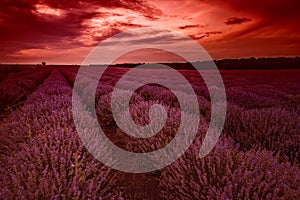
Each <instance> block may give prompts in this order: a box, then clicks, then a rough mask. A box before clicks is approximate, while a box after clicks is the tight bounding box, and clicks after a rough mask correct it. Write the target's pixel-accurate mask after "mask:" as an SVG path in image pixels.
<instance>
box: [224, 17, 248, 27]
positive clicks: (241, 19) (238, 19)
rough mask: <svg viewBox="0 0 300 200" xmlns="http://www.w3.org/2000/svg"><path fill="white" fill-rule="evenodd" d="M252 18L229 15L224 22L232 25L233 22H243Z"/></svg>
mask: <svg viewBox="0 0 300 200" xmlns="http://www.w3.org/2000/svg"><path fill="white" fill-rule="evenodd" d="M251 21H252V19H250V18H247V17H229V18H228V19H227V21H226V22H224V23H225V24H227V25H234V24H242V23H245V22H251Z"/></svg>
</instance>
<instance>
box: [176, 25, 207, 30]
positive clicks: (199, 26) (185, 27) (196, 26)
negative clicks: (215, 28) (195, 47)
mask: <svg viewBox="0 0 300 200" xmlns="http://www.w3.org/2000/svg"><path fill="white" fill-rule="evenodd" d="M203 27H205V26H204V25H200V24H190V25H185V26H179V27H178V28H179V29H191V28H203Z"/></svg>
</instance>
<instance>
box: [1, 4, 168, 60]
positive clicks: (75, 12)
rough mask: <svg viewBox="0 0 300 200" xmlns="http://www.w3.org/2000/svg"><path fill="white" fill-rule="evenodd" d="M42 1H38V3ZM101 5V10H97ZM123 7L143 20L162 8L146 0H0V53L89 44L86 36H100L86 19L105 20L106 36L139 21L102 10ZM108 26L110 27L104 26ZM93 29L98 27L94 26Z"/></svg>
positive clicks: (135, 26) (156, 15)
mask: <svg viewBox="0 0 300 200" xmlns="http://www.w3.org/2000/svg"><path fill="white" fill-rule="evenodd" d="M41 2H42V3H41ZM99 8H102V9H103V11H99ZM107 9H108V10H109V9H115V10H118V9H123V10H130V11H132V12H134V13H136V17H141V16H143V17H144V18H146V19H147V20H155V18H157V17H159V16H160V15H161V14H162V11H161V10H159V9H158V8H156V7H154V6H152V5H151V4H150V3H148V1H146V0H132V1H98V0H85V1H78V2H74V1H67V0H59V1H53V0H44V1H39V0H15V1H2V2H1V6H0V27H1V31H0V42H1V47H2V48H1V50H0V53H1V54H4V55H5V54H11V53H14V52H18V51H20V50H24V49H28V48H29V49H32V47H33V46H34V48H35V49H45V48H48V47H49V46H52V47H55V48H60V47H61V48H64V47H65V46H68V47H69V48H75V47H76V45H77V47H80V46H89V44H84V42H86V41H87V40H81V42H80V41H78V40H80V39H81V37H82V36H83V35H85V38H86V39H87V38H89V37H88V36H92V37H91V39H94V40H95V41H99V39H101V37H99V35H98V36H94V35H95V33H94V31H95V28H94V29H93V28H92V27H91V25H92V24H89V23H86V22H87V21H89V20H91V19H94V18H98V19H99V20H102V21H103V22H107V23H108V26H107V27H106V28H104V29H103V33H102V34H101V35H102V38H104V39H105V38H107V37H109V36H111V35H113V34H116V33H118V32H120V31H122V30H124V29H125V28H137V27H142V26H143V25H140V24H137V23H133V22H131V20H129V19H127V18H126V16H124V14H123V13H122V15H121V14H118V13H111V12H109V11H106V10H107ZM107 17H119V18H121V19H122V20H114V21H108V20H106V19H107ZM108 29H110V30H108ZM97 31H101V28H100V27H98V28H97Z"/></svg>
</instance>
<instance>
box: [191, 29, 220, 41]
mask: <svg viewBox="0 0 300 200" xmlns="http://www.w3.org/2000/svg"><path fill="white" fill-rule="evenodd" d="M218 34H222V31H209V32H200V33H198V34H194V35H189V36H190V37H191V38H193V39H194V40H201V39H203V38H207V37H210V36H212V35H218Z"/></svg>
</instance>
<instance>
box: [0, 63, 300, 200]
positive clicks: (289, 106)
mask: <svg viewBox="0 0 300 200" xmlns="http://www.w3.org/2000/svg"><path fill="white" fill-rule="evenodd" d="M78 69H79V68H78V67H76V66H73V67H72V66H46V67H41V66H40V67H39V68H37V67H32V68H29V67H24V68H22V67H20V68H19V69H18V70H4V69H0V70H2V71H1V77H0V99H1V101H0V102H1V104H0V111H1V115H0V124H1V125H0V141H1V146H0V161H1V169H0V170H1V171H0V180H1V181H0V199H295V200H296V199H299V196H300V150H299V149H300V123H299V122H300V71H299V70H223V71H221V75H222V78H223V81H224V85H225V89H226V95H227V115H226V121H225V125H224V129H223V132H222V134H221V137H220V138H219V140H218V143H217V145H216V146H215V147H214V148H213V150H212V151H211V152H210V153H209V154H208V155H207V156H206V157H204V158H202V159H201V158H199V156H198V152H199V148H200V146H201V143H202V141H203V138H204V136H205V134H206V131H207V129H208V125H209V122H210V120H211V103H210V94H209V92H208V89H207V86H206V85H205V83H204V81H203V79H201V77H199V74H197V73H196V72H195V71H193V70H178V71H179V72H180V73H181V74H182V75H183V76H184V77H185V78H186V79H187V80H188V81H189V82H190V84H191V86H192V88H193V89H194V91H195V94H196V95H197V100H198V104H199V107H198V108H199V110H200V113H201V118H200V124H199V126H198V130H197V136H196V138H195V140H194V141H193V144H192V145H191V146H190V148H189V149H188V150H187V151H186V152H185V154H184V155H183V156H181V157H180V158H179V159H178V160H176V161H175V162H174V163H172V164H171V165H169V166H167V167H165V168H163V169H160V170H158V171H153V172H149V173H137V174H133V173H126V172H121V171H118V170H115V169H111V168H109V167H107V166H105V165H104V164H102V163H101V162H99V161H98V160H97V159H96V158H94V156H93V155H92V154H90V153H89V151H88V150H87V149H86V148H85V146H84V145H83V143H82V141H81V139H80V137H79V135H78V133H77V130H76V126H75V123H74V119H73V114H74V113H72V97H73V98H75V97H74V95H73V96H72V94H75V95H76V94H78V95H76V99H77V100H76V104H77V105H78V106H79V107H80V106H81V107H82V109H83V110H84V111H83V112H78V113H75V114H76V115H77V116H78V118H80V119H81V121H82V123H83V124H90V123H91V120H90V109H91V108H89V107H88V106H85V105H83V102H89V101H90V104H91V105H94V106H95V109H96V114H97V119H98V122H99V124H100V125H101V127H102V129H103V130H104V132H105V134H106V135H107V137H108V138H109V139H110V140H111V141H112V142H113V143H114V144H115V145H116V146H118V147H120V148H122V149H125V150H127V151H132V152H143V153H146V152H150V151H154V150H157V149H160V148H162V147H163V146H165V145H166V144H168V143H170V141H172V139H173V138H174V137H175V135H176V132H177V130H178V127H179V124H180V117H181V116H183V115H184V116H186V118H187V119H189V118H191V120H190V123H191V124H192V123H194V122H193V120H192V116H193V115H194V113H193V111H194V110H195V109H196V108H194V107H193V106H194V105H193V104H191V103H190V97H189V94H187V93H185V87H184V86H182V83H181V82H176V80H175V79H174V80H173V79H172V77H169V76H168V71H162V72H161V76H162V78H163V79H164V80H165V81H169V82H172V84H174V85H176V87H177V89H178V91H179V93H180V94H182V95H181V96H182V98H183V103H184V104H185V105H186V107H187V108H188V109H186V110H181V108H180V105H179V103H178V100H177V99H176V96H175V95H174V94H173V93H172V92H170V91H169V90H168V88H166V87H163V86H161V85H158V84H149V85H145V86H143V87H140V88H138V89H137V90H136V91H135V93H134V95H132V97H131V99H130V116H131V118H132V119H133V120H134V122H135V123H136V124H138V125H140V126H144V125H146V124H148V123H149V108H150V107H151V106H152V105H153V104H156V103H158V104H161V105H162V106H163V107H164V109H165V110H166V112H167V120H166V123H165V125H164V127H163V128H162V129H161V131H159V133H157V134H156V135H154V136H152V137H150V138H148V139H144V138H135V137H132V136H129V135H127V134H126V133H124V132H123V131H122V130H121V129H120V128H119V127H118V125H117V124H116V122H115V120H114V118H113V116H112V108H111V97H112V92H113V90H114V88H115V85H116V84H117V82H118V80H119V79H120V78H121V77H122V75H123V74H125V73H126V72H127V71H128V70H129V69H128V68H113V67H112V68H108V70H106V71H105V73H104V75H103V76H102V77H101V79H100V81H99V84H98V87H97V90H96V98H95V99H92V98H90V93H89V91H90V90H88V88H89V80H92V79H93V80H98V79H99V77H96V76H95V75H94V74H93V73H87V74H85V77H84V78H81V79H79V80H77V81H79V82H80V83H81V85H82V88H79V89H78V90H76V91H72V89H73V85H74V82H75V79H76V75H77V72H78ZM141 70H145V71H141V74H140V76H139V77H134V76H131V77H128V78H127V79H126V81H125V83H126V84H128V85H130V84H132V83H134V82H135V81H137V80H138V79H143V76H148V73H147V69H141ZM126 84H123V85H122V88H118V89H117V91H116V92H117V93H118V94H119V95H125V94H127V93H128V90H127V89H126ZM214 90H216V92H215V94H218V90H219V88H218V87H215V88H214ZM77 97H78V98H77ZM82 98H83V99H82ZM117 103H118V102H117ZM124 113H125V111H124V110H122V109H120V110H118V116H119V117H120V118H122V117H123V116H124V115H125V114H124ZM156 114H157V115H158V116H159V113H156ZM124 123H126V122H124ZM189 131H190V130H189V129H186V130H185V132H186V134H189ZM86 134H87V135H88V134H90V133H86ZM181 142H182V143H185V142H186V141H185V140H182V141H181ZM102 153H103V156H108V157H109V156H112V154H113V152H111V151H109V150H108V149H106V148H105V146H103V152H102ZM163 156H168V155H163ZM153 165H155V163H153Z"/></svg>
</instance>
